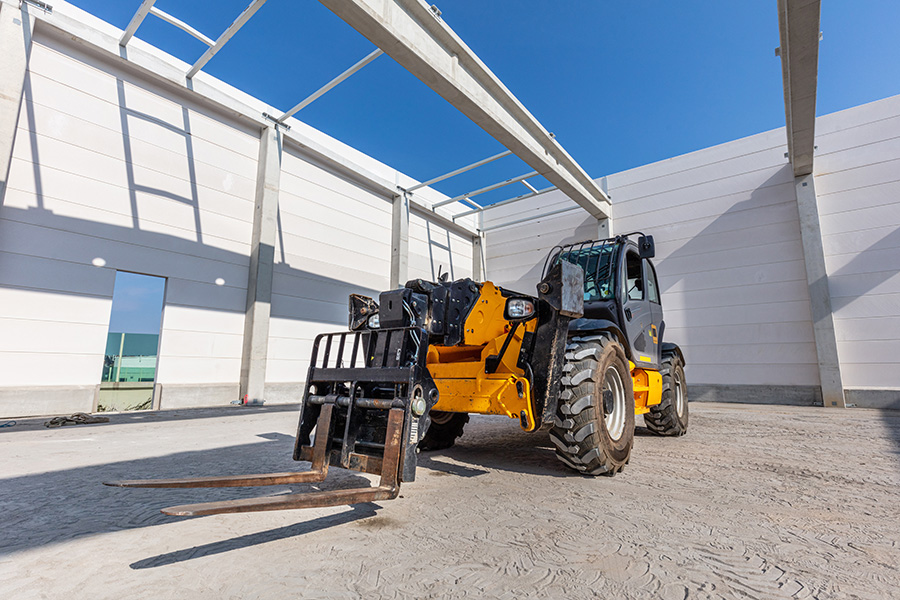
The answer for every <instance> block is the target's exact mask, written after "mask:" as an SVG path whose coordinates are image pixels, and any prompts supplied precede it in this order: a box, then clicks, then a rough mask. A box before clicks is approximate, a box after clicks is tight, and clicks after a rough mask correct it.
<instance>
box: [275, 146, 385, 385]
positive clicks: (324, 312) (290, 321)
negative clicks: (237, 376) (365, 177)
mask: <svg viewBox="0 0 900 600" xmlns="http://www.w3.org/2000/svg"><path fill="white" fill-rule="evenodd" d="M279 213H280V222H279V228H278V241H277V242H276V249H275V279H274V282H273V296H272V320H271V323H270V328H269V347H268V356H269V360H268V365H267V368H266V381H270V382H299V381H303V380H305V379H306V369H307V367H308V363H307V359H308V358H309V353H310V351H311V349H312V340H313V339H314V338H315V336H316V335H318V334H319V333H323V332H328V331H339V330H342V329H346V327H347V296H348V295H349V294H350V293H363V294H368V295H372V294H377V293H378V292H379V291H380V290H382V289H386V288H387V286H388V275H389V274H390V255H391V246H390V244H391V203H390V200H389V199H388V198H385V197H383V196H380V195H378V194H375V193H373V192H372V191H371V190H370V189H368V188H367V187H365V185H364V184H362V183H359V182H355V181H353V180H352V179H350V178H348V177H345V176H343V175H340V174H338V173H335V172H333V171H331V170H328V169H326V168H324V167H323V166H322V165H319V164H317V163H316V162H315V161H312V160H311V159H309V158H308V157H307V156H305V155H304V154H303V153H302V152H301V151H300V150H299V149H296V148H293V147H292V146H286V147H285V151H284V154H283V160H282V176H281V189H280V194H279Z"/></svg>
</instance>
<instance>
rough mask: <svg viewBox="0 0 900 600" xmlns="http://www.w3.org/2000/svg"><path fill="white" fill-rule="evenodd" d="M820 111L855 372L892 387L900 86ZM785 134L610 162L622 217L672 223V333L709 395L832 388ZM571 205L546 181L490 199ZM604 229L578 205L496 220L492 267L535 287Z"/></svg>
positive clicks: (832, 242)
mask: <svg viewBox="0 0 900 600" xmlns="http://www.w3.org/2000/svg"><path fill="white" fill-rule="evenodd" d="M817 127H818V129H817V140H818V141H817V143H818V147H819V151H818V152H819V156H817V159H816V160H817V163H816V186H817V190H818V192H819V194H820V198H819V204H820V211H821V212H822V223H823V235H824V237H825V245H826V253H827V256H828V269H829V275H830V277H831V280H830V286H831V290H832V294H833V295H834V300H833V302H835V318H836V323H837V325H836V326H837V327H838V328H839V332H838V336H839V338H840V340H841V341H840V348H839V350H840V355H841V362H842V367H843V369H844V371H845V376H844V377H845V379H844V383H845V387H847V388H854V389H858V388H863V387H871V388H878V389H879V390H881V391H880V393H881V394H882V396H884V390H894V391H896V390H897V389H898V388H900V364H898V362H900V353H898V350H900V326H898V324H900V319H898V318H897V317H898V314H900V296H898V292H900V287H898V285H900V277H898V266H900V249H898V248H900V237H898V219H900V195H898V194H897V189H898V181H897V179H898V177H900V169H898V166H900V162H898V159H900V143H898V135H900V129H898V128H900V97H895V98H889V99H887V100H884V101H881V102H876V103H872V104H868V105H864V106H861V107H857V108H854V109H851V110H847V111H843V112H840V113H836V114H834V115H827V116H824V117H821V118H819V120H818V125H817ZM785 139H786V138H785V133H784V130H783V129H779V130H775V131H770V132H766V133H762V134H759V135H755V136H751V137H748V138H744V139H740V140H737V141H734V142H730V143H727V144H722V145H720V146H715V147H712V148H707V149H704V150H700V151H698V152H693V153H690V154H686V155H683V156H679V157H675V158H671V159H668V160H665V161H661V162H658V163H654V164H651V165H646V166H643V167H639V168H636V169H632V170H630V171H626V172H623V173H617V174H614V175H610V176H609V177H608V184H609V190H610V193H611V195H612V200H613V205H614V232H618V233H626V232H629V231H634V230H643V231H645V232H647V233H650V234H653V235H654V237H655V239H656V246H657V258H656V261H655V262H656V265H657V270H658V273H659V279H660V287H661V288H662V290H663V293H664V297H663V306H664V311H665V319H666V332H665V336H666V338H667V339H669V340H671V341H675V342H677V343H679V344H680V345H682V347H683V348H684V350H685V354H686V357H687V363H688V367H687V376H688V379H689V381H690V382H691V383H692V384H693V386H694V388H693V392H694V398H695V399H698V398H706V399H718V400H729V399H734V400H743V401H747V400H749V401H756V402H785V401H787V402H795V403H804V404H812V403H816V402H817V401H819V391H818V384H819V380H818V371H817V365H816V354H815V344H814V340H813V331H812V323H811V320H810V310H809V296H808V292H807V284H806V280H805V267H804V262H803V254H802V248H801V243H800V230H799V221H798V213H797V207H796V199H795V192H794V187H793V176H792V173H791V170H790V168H789V166H788V164H787V160H786V158H785V152H786V150H787V148H786V141H785ZM568 205H572V206H574V205H573V204H572V203H571V202H570V201H569V200H567V199H566V198H565V197H564V196H562V195H561V194H558V193H557V194H554V193H551V194H545V195H543V196H541V197H537V198H534V199H530V200H526V201H523V202H521V203H518V204H515V205H511V206H509V207H503V208H499V209H496V210H492V211H488V212H487V213H486V218H485V226H486V227H489V226H490V225H493V224H499V223H502V222H503V221H505V220H511V219H513V218H517V217H523V216H529V215H540V214H544V213H548V212H551V211H554V210H558V209H560V208H565V207H566V206H568ZM592 237H596V222H595V221H593V220H592V219H590V218H588V217H587V216H586V215H585V214H584V213H583V212H582V211H578V210H575V209H573V210H572V211H570V212H566V213H562V214H560V215H556V216H548V217H546V218H543V219H538V220H533V221H529V222H527V223H523V224H520V225H514V226H510V227H506V228H502V229H497V230H494V231H491V232H489V233H488V235H487V241H486V253H487V270H488V277H489V278H491V279H493V280H495V281H497V282H498V283H500V284H501V285H505V286H509V287H512V288H515V289H520V290H521V291H523V292H532V291H533V290H534V285H535V283H536V282H537V279H538V278H539V276H540V272H541V267H542V265H543V260H544V258H545V257H546V255H547V253H548V252H549V250H550V248H552V247H553V246H554V245H555V244H558V243H560V242H567V241H575V240H581V239H588V238H592ZM890 393H891V392H889V393H888V397H890ZM862 396H865V394H863V395H862ZM896 396H897V395H896V393H894V397H895V398H896ZM853 397H854V398H855V399H856V401H857V403H866V402H867V401H866V400H865V399H862V400H860V398H861V396H860V394H859V393H858V392H854V396H853ZM851 402H853V400H851ZM873 403H874V404H883V402H876V401H874V400H873Z"/></svg>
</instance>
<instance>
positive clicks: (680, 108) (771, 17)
mask: <svg viewBox="0 0 900 600" xmlns="http://www.w3.org/2000/svg"><path fill="white" fill-rule="evenodd" d="M436 2H437V4H438V7H439V8H440V9H441V10H442V12H443V18H444V20H445V21H446V22H447V23H448V24H449V25H450V26H451V27H452V28H454V29H455V30H456V31H457V33H459V34H460V36H461V37H462V38H463V40H465V41H466V42H467V43H468V44H469V46H470V47H471V48H472V49H473V50H474V51H475V52H476V53H477V54H478V55H479V56H481V58H482V59H483V60H484V61H485V63H486V64H487V65H488V66H489V67H490V68H491V69H492V70H493V71H494V72H495V73H496V74H497V75H498V76H499V77H500V78H501V80H502V81H503V82H504V83H505V84H506V85H507V87H508V88H509V89H510V90H512V92H513V93H514V94H516V95H517V96H518V97H519V99H520V100H521V101H522V102H523V103H524V104H525V106H526V107H528V108H529V109H530V110H531V112H532V113H533V114H534V115H535V116H536V117H537V118H538V119H539V120H540V121H541V122H542V123H543V124H544V125H545V126H546V127H547V128H548V129H549V130H550V131H552V132H554V133H555V134H556V136H557V139H558V140H559V141H560V142H561V143H562V145H563V147H565V148H566V149H567V150H568V151H569V153H570V154H572V156H573V157H574V158H575V159H576V160H577V161H578V162H579V163H580V164H581V165H582V166H583V167H584V168H585V170H586V171H587V172H588V173H589V174H590V175H591V176H592V177H600V176H602V175H605V174H609V173H614V172H617V171H621V170H624V169H628V168H631V167H636V166H640V165H643V164H647V163H650V162H654V161H658V160H662V159H665V158H669V157H672V156H677V155H679V154H683V153H685V152H690V151H693V150H697V149H700V148H705V147H708V146H711V145H715V144H719V143H722V142H727V141H729V140H733V139H737V138H740V137H744V136H748V135H752V134H754V133H759V132H761V131H766V130H769V129H774V128H777V127H781V126H783V125H784V101H783V96H782V88H781V66H780V62H779V59H778V58H777V57H776V56H775V52H774V50H775V47H776V46H778V43H779V41H778V19H777V13H776V2H775V0H764V1H760V0H751V1H744V2H722V1H713V0H707V1H691V0H682V1H679V2H672V1H671V0H668V1H661V0H660V1H650V0H646V1H630V2H629V1H625V0H618V1H614V0H578V1H575V0H571V1H551V0H543V1H539V0H519V1H516V2H513V1H508V0H507V1H499V0H495V1H486V0H455V1H443V2H441V1H440V0H436ZM73 3H74V4H75V5H77V6H79V7H81V8H83V9H85V10H87V11H89V12H91V13H93V14H95V15H97V16H99V17H101V18H102V19H104V20H106V21H109V22H110V23H112V24H114V25H116V26H118V27H120V28H124V27H125V25H126V24H127V23H128V21H129V20H130V18H131V15H132V14H133V13H134V11H135V10H136V9H137V7H138V5H139V4H140V2H139V0H117V1H113V0H74V2H73ZM248 3H249V0H219V1H217V2H213V1H211V0H195V1H192V2H182V1H178V0H158V2H157V6H158V7H159V8H161V9H162V10H165V11H166V12H169V13H170V14H173V15H175V16H176V17H178V18H181V19H182V20H184V21H186V22H188V23H190V24H191V25H193V26H194V27H196V28H197V29H199V30H200V31H201V32H203V33H205V34H206V35H208V36H209V37H212V38H216V37H217V36H218V34H219V33H220V32H221V31H223V30H224V29H225V28H226V27H227V26H228V25H229V24H230V23H231V21H232V20H233V19H234V18H235V17H236V16H237V15H238V14H239V13H240V11H241V10H242V9H243V8H244V7H245V6H246V5H247V4H248ZM821 29H822V31H823V32H824V39H823V42H822V44H821V48H820V55H819V95H818V114H827V113H830V112H834V111H838V110H842V109H845V108H849V107H852V106H856V105H859V104H863V103H866V102H870V101H873V100H877V99H880V98H884V97H887V96H891V95H894V94H898V93H900V60H898V58H900V36H898V35H897V31H898V29H900V2H896V0H860V1H857V2H849V1H846V0H843V1H838V0H825V1H824V2H822V24H821ZM137 35H138V37H140V38H142V39H144V40H146V41H148V42H150V43H152V44H154V45H156V46H158V47H160V48H163V49H165V50H166V51H168V52H170V53H172V54H174V55H175V56H178V57H179V58H181V59H183V60H185V61H187V62H193V61H194V60H195V59H196V58H197V57H199V56H200V55H201V54H202V52H203V51H204V49H205V46H204V45H203V44H201V43H200V42H198V41H197V40H195V39H193V38H191V37H190V36H188V35H187V34H185V33H184V32H182V31H180V30H178V29H175V28H174V27H172V26H171V25H169V24H167V23H164V22H162V21H160V20H158V19H156V18H154V17H148V18H147V19H146V21H145V22H144V24H143V25H142V26H141V28H140V30H139V31H138V34H137ZM373 48H374V47H373V46H372V44H371V43H370V42H368V41H367V40H366V39H365V38H363V37H362V36H361V35H360V34H358V33H357V32H356V31H355V30H353V29H352V28H351V27H350V26H349V25H346V24H345V23H344V22H343V21H341V20H340V19H339V18H337V17H336V16H335V15H333V14H332V13H331V12H330V11H328V10H327V9H325V8H324V7H323V6H322V5H321V4H319V3H318V2H316V1H314V0H269V1H268V2H267V4H266V5H265V6H264V7H263V8H262V9H261V10H260V11H259V12H258V13H257V15H256V16H254V17H253V19H251V20H250V22H249V23H248V24H247V25H246V26H245V27H244V28H243V29H242V30H241V31H240V32H239V33H238V35H237V36H236V37H235V38H234V39H233V40H232V41H231V42H230V43H229V44H228V45H227V46H226V47H225V49H224V50H222V51H221V52H220V53H219V54H218V55H217V56H216V57H215V58H213V60H212V61H211V62H210V63H209V64H208V65H207V67H206V69H205V70H206V71H207V72H209V73H211V74H212V75H215V76H216V77H218V78H220V79H222V80H224V81H226V82H228V83H230V84H232V85H234V86H236V87H238V88H240V89H242V90H244V91H246V92H248V93H251V94H253V95H254V96H257V97H259V98H261V99H263V100H265V101H267V102H269V103H270V104H272V105H274V106H275V107H278V108H280V109H285V110H286V109H288V108H290V107H291V106H293V105H294V104H296V103H297V102H298V101H299V100H301V99H303V98H304V97H305V96H307V95H308V94H309V93H311V92H313V91H314V90H316V89H317V88H318V87H320V86H321V85H323V84H324V83H326V82H327V81H329V80H330V79H331V78H332V77H334V76H335V75H337V74H338V73H340V72H341V71H342V70H344V69H345V68H346V67H348V66H350V65H351V64H353V63H354V62H356V61H357V60H358V59H360V58H362V57H363V56H365V55H366V54H367V53H369V52H370V51H371V50H372V49H373ZM297 116H298V118H300V119H301V120H304V121H306V122H307V123H309V124H311V125H313V126H314V127H317V128H319V129H321V130H322V131H325V132H326V133H328V134H330V135H332V136H334V137H336V138H338V139H340V140H341V141H344V142H346V143H348V144H350V145H352V146H354V147H356V148H359V149H360V150H362V151H364V152H366V153H368V154H370V155H372V156H374V157H376V158H378V159H380V160H382V161H384V162H385V163H387V164H389V165H391V166H394V167H397V168H399V169H400V170H402V171H404V172H406V173H408V174H409V175H412V176H413V177H417V178H419V179H427V178H429V177H432V176H435V175H439V174H441V173H444V172H447V171H450V170H452V169H454V168H456V167H458V166H461V165H464V164H467V163H469V162H474V161H475V160H478V159H481V158H484V157H486V156H489V155H492V154H495V153H497V152H499V151H501V150H502V148H501V147H500V145H499V144H498V143H497V142H496V141H494V140H493V139H492V138H491V137H490V136H488V135H487V134H486V133H484V132H483V131H482V130H481V129H479V128H478V127H477V126H475V125H473V124H472V123H471V122H470V121H468V119H466V118H465V117H464V116H462V115H461V114H460V113H458V112H457V111H456V110H455V109H454V108H452V107H451V106H450V105H448V104H447V103H446V102H445V101H444V100H443V99H441V98H440V97H439V96H437V95H436V94H434V93H433V92H431V90H429V89H428V88H427V87H426V86H425V85H424V84H422V83H421V82H419V81H418V80H417V79H415V78H414V77H413V76H411V75H410V74H409V73H407V72H406V71H405V70H404V69H403V68H402V67H400V66H399V65H397V64H396V63H394V62H393V60H391V59H390V58H389V57H387V56H382V57H380V58H379V59H377V60H376V61H375V62H373V63H372V64H371V65H369V66H368V67H366V68H365V69H364V70H363V71H361V72H360V73H358V74H357V75H355V76H353V77H352V78H351V79H349V80H348V81H346V82H344V83H343V84H341V85H340V86H339V87H338V88H336V89H335V90H333V91H331V92H329V93H328V94H326V95H325V96H324V97H322V98H321V99H319V100H317V101H316V102H314V103H313V104H312V105H310V106H309V107H308V108H306V109H304V110H303V111H302V112H301V113H299V114H298V115H297ZM530 170H531V169H530V168H529V167H527V166H526V165H524V163H522V162H521V161H519V160H518V159H516V158H515V157H511V158H507V159H503V160H501V161H497V162H496V163H494V164H492V165H490V166H489V167H485V168H483V169H479V170H477V171H474V172H472V173H469V174H466V175H465V176H463V177H460V178H457V179H452V180H448V181H446V182H444V183H442V184H439V185H438V186H437V187H438V188H439V189H441V191H443V192H445V193H447V194H451V195H455V194H458V193H462V192H465V191H468V190H471V189H475V188H478V187H482V186H484V185H487V184H490V183H494V182H496V181H500V180H503V179H506V178H508V177H512V176H515V175H519V174H523V173H525V172H528V171H530ZM534 183H535V185H537V186H538V187H541V185H542V184H543V185H546V183H545V182H541V181H534ZM525 191H527V190H526V189H525V188H524V186H521V185H520V184H516V185H515V186H513V187H512V188H507V189H505V190H500V191H498V192H494V193H493V195H486V196H484V197H483V199H484V200H485V201H496V200H502V199H504V198H506V197H511V196H514V195H518V194H520V193H524V192H525Z"/></svg>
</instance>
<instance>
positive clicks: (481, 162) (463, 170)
mask: <svg viewBox="0 0 900 600" xmlns="http://www.w3.org/2000/svg"><path fill="white" fill-rule="evenodd" d="M510 154H512V152H511V151H510V150H506V151H504V152H501V153H499V154H495V155H493V156H489V157H487V158H485V159H482V160H479V161H478V162H473V163H472V164H471V165H466V166H465V167H460V168H459V169H456V170H455V171H450V172H449V173H446V174H444V175H441V176H439V177H435V178H434V179H429V180H428V181H423V182H422V183H419V184H417V185H414V186H412V187H411V188H409V189H408V190H406V191H407V192H414V191H416V190H417V189H419V188H423V187H428V186H429V185H431V184H433V183H438V182H439V181H444V180H445V179H450V178H451V177H456V176H457V175H462V174H463V173H466V172H468V171H471V170H472V169H477V168H478V167H480V166H483V165H486V164H488V163H490V162H494V161H495V160H498V159H500V158H503V157H504V156H509V155H510Z"/></svg>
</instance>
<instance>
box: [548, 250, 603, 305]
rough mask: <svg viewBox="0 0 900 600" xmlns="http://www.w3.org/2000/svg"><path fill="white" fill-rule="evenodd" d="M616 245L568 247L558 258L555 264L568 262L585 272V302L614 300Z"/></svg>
mask: <svg viewBox="0 0 900 600" xmlns="http://www.w3.org/2000/svg"><path fill="white" fill-rule="evenodd" d="M615 248H616V246H615V244H609V243H598V244H597V245H593V246H584V245H576V246H568V247H566V248H563V249H562V251H561V252H560V253H559V254H558V255H557V256H556V259H555V260H554V261H553V264H557V263H559V262H561V261H567V262H570V263H573V264H576V265H578V266H580V267H581V268H582V269H583V270H584V301H585V302H593V301H596V300H610V299H612V298H613V294H614V290H613V278H612V272H613V268H612V266H613V255H614V251H615Z"/></svg>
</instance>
